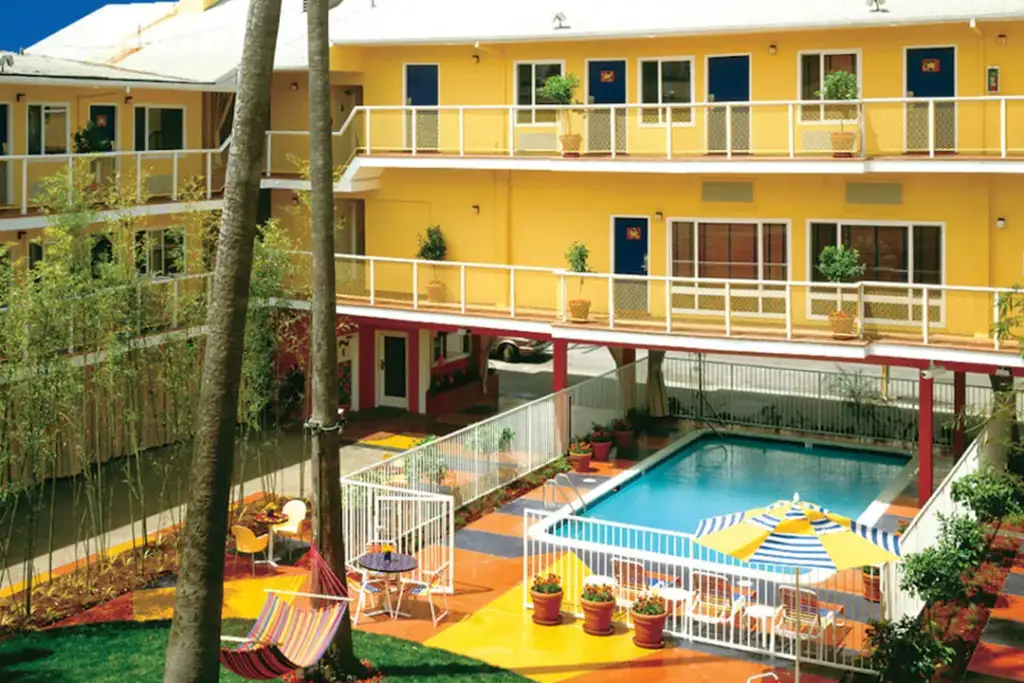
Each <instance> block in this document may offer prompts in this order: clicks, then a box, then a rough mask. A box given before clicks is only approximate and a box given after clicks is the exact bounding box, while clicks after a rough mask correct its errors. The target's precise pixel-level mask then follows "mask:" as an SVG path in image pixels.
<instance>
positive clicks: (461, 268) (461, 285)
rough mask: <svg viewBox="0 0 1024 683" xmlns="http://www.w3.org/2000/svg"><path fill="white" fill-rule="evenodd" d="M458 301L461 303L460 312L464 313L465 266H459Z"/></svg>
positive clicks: (461, 264) (462, 264) (463, 264)
mask: <svg viewBox="0 0 1024 683" xmlns="http://www.w3.org/2000/svg"><path fill="white" fill-rule="evenodd" d="M459 300H460V301H462V312H463V313H465V312H466V264H465V263H460V264H459Z"/></svg>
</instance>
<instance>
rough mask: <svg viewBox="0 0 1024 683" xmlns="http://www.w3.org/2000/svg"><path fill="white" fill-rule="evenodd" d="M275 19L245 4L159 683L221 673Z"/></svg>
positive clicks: (258, 0) (257, 2)
mask: <svg viewBox="0 0 1024 683" xmlns="http://www.w3.org/2000/svg"><path fill="white" fill-rule="evenodd" d="M280 20H281V0H251V4H250V5H249V16H248V18H247V20H246V29H245V44H244V47H243V50H242V61H241V64H240V66H239V71H238V106H237V107H236V109H235V121H234V140H233V143H232V149H231V155H230V157H229V159H228V172H227V186H226V188H225V190H224V214H223V218H222V221H221V227H220V236H219V238H218V239H219V243H218V246H217V267H216V270H215V272H214V275H213V296H212V300H211V303H210V312H209V317H208V320H207V326H208V332H207V336H206V350H205V355H204V358H203V378H202V387H201V389H200V393H199V409H198V417H197V421H196V437H195V452H194V455H193V458H192V471H191V475H190V476H191V483H190V490H191V493H192V497H191V500H190V501H189V503H188V515H187V517H186V518H185V530H184V533H183V538H182V540H183V542H182V550H181V569H180V571H179V572H178V587H177V591H176V594H175V599H174V621H173V622H172V624H171V637H170V642H169V643H168V646H167V668H166V669H165V671H164V683H208V682H209V681H216V680H218V678H219V675H220V661H219V657H218V650H219V648H220V626H221V620H220V617H221V604H222V603H223V599H224V543H225V537H226V534H227V522H228V502H229V498H230V493H231V466H232V459H233V453H234V441H235V425H236V422H237V420H238V384H239V380H240V378H241V374H242V350H243V345H244V342H245V315H246V308H247V306H248V303H249V280H250V276H251V274H252V256H253V238H254V237H255V234H256V207H257V204H258V203H259V190H260V160H261V158H262V153H263V141H264V139H265V137H266V131H267V125H268V123H269V120H268V119H269V114H268V112H269V109H270V81H271V75H272V74H271V72H272V69H273V66H274V52H275V49H276V46H277V29H278V25H279V23H280Z"/></svg>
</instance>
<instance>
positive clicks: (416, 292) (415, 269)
mask: <svg viewBox="0 0 1024 683" xmlns="http://www.w3.org/2000/svg"><path fill="white" fill-rule="evenodd" d="M412 307H413V308H419V307H420V263H419V261H413V262H412Z"/></svg>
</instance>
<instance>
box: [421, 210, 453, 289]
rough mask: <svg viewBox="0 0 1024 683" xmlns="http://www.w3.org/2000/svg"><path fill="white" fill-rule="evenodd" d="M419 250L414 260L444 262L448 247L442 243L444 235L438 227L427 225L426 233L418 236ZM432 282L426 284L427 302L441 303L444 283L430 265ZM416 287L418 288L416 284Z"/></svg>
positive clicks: (434, 268) (435, 268)
mask: <svg viewBox="0 0 1024 683" xmlns="http://www.w3.org/2000/svg"><path fill="white" fill-rule="evenodd" d="M419 241H420V248H419V250H418V251H417V252H416V258H418V259H421V260H424V261H444V260H445V257H447V256H448V245H447V244H446V243H445V241H444V233H443V232H441V226H440V225H428V226H427V231H426V232H425V233H424V234H422V235H420V236H419ZM431 271H432V274H433V278H434V279H433V280H431V281H430V282H429V283H428V284H427V301H429V302H431V303H441V302H442V301H444V299H445V296H444V283H443V282H441V281H440V280H438V279H437V267H436V266H434V265H431ZM416 286H419V285H418V283H417V285H416Z"/></svg>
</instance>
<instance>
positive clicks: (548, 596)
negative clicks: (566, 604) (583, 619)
mask: <svg viewBox="0 0 1024 683" xmlns="http://www.w3.org/2000/svg"><path fill="white" fill-rule="evenodd" d="M530 597H531V598H532V599H533V623H535V624H540V625H541V626H557V625H558V624H561V623H562V580H561V579H560V578H558V575H557V574H548V575H547V576H543V575H537V576H536V577H534V579H533V587H532V588H530Z"/></svg>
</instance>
